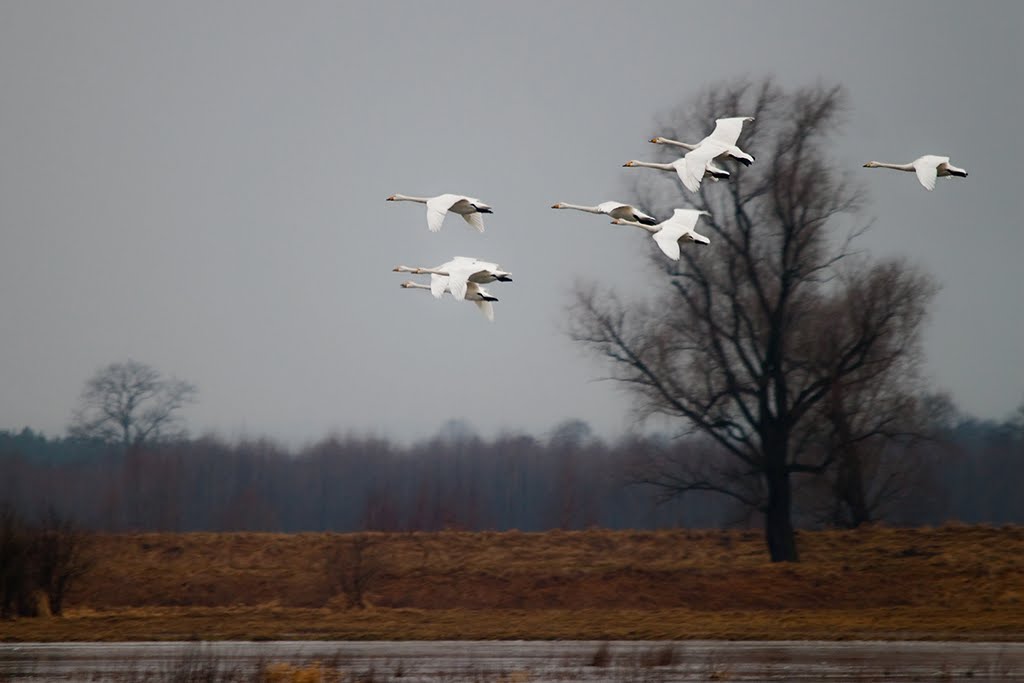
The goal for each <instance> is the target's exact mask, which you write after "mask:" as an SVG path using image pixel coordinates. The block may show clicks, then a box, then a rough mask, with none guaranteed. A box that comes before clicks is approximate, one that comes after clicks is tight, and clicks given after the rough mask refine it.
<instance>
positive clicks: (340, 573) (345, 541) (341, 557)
mask: <svg viewBox="0 0 1024 683" xmlns="http://www.w3.org/2000/svg"><path fill="white" fill-rule="evenodd" d="M375 545H376V543H375V541H374V539H373V537H372V536H370V535H369V534H354V535H351V536H349V537H348V538H342V537H340V536H339V537H338V538H337V541H336V542H335V543H333V544H332V545H331V546H330V547H329V548H328V550H327V555H326V557H325V558H324V559H325V568H326V571H327V581H328V584H329V585H330V586H331V588H332V590H334V591H336V592H337V591H340V592H341V593H342V594H343V595H344V596H345V602H346V604H347V606H348V607H349V608H351V609H365V608H366V591H367V589H368V588H369V586H370V585H371V584H372V582H373V580H374V579H375V578H376V577H377V575H378V574H380V572H381V561H380V558H379V557H378V554H377V553H376V552H375V548H374V546H375Z"/></svg>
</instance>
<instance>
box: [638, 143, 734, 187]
mask: <svg viewBox="0 0 1024 683" xmlns="http://www.w3.org/2000/svg"><path fill="white" fill-rule="evenodd" d="M706 151H707V150H704V151H701V150H699V149H697V150H694V151H692V152H687V154H686V156H684V157H681V158H679V159H676V160H675V161H672V162H669V163H667V164H660V163H656V162H653V161H637V160H636V159H633V160H631V161H627V162H626V163H624V164H623V166H626V167H630V168H636V167H641V168H656V169H658V170H659V171H674V172H675V174H676V175H677V176H679V180H680V181H682V183H683V187H685V188H686V189H687V190H689V191H690V192H696V191H697V190H699V189H700V181H701V179H702V178H704V176H711V177H712V178H714V179H715V180H718V179H721V178H728V177H729V172H728V171H726V170H725V169H722V168H719V167H717V166H715V165H714V164H712V163H711V159H710V158H708V159H704V158H703V156H704V154H705V152H706ZM695 154H699V156H700V157H701V158H700V159H698V158H696V157H693V156H692V155H695Z"/></svg>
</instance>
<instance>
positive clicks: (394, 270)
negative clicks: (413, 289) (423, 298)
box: [391, 266, 402, 273]
mask: <svg viewBox="0 0 1024 683" xmlns="http://www.w3.org/2000/svg"><path fill="white" fill-rule="evenodd" d="M391 272H392V273H401V272H402V267H401V266H395V267H394V268H392V269H391Z"/></svg>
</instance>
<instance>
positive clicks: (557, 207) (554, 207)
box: [551, 202, 563, 209]
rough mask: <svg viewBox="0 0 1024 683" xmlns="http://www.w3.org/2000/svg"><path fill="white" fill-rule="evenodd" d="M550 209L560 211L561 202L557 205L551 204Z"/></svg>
mask: <svg viewBox="0 0 1024 683" xmlns="http://www.w3.org/2000/svg"><path fill="white" fill-rule="evenodd" d="M551 208H552V209H561V208H563V207H562V202H558V203H557V204H552V205H551Z"/></svg>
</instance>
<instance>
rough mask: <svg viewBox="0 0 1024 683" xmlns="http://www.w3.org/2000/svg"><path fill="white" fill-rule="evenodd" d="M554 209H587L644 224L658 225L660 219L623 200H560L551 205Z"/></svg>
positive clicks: (588, 211) (590, 211)
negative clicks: (593, 203)
mask: <svg viewBox="0 0 1024 683" xmlns="http://www.w3.org/2000/svg"><path fill="white" fill-rule="evenodd" d="M551 208H552V209H575V210H577V211H586V212H587V213H603V214H606V215H608V216H611V217H612V218H621V219H623V220H627V221H636V222H637V223H643V224H644V225H657V224H658V219H656V218H654V217H653V216H648V215H647V214H646V213H644V212H643V211H641V210H640V209H638V208H636V207H635V206H632V205H630V204H623V203H622V202H601V203H600V204H598V205H597V206H580V205H579V204H568V203H566V202H558V203H557V204H552V205H551Z"/></svg>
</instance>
